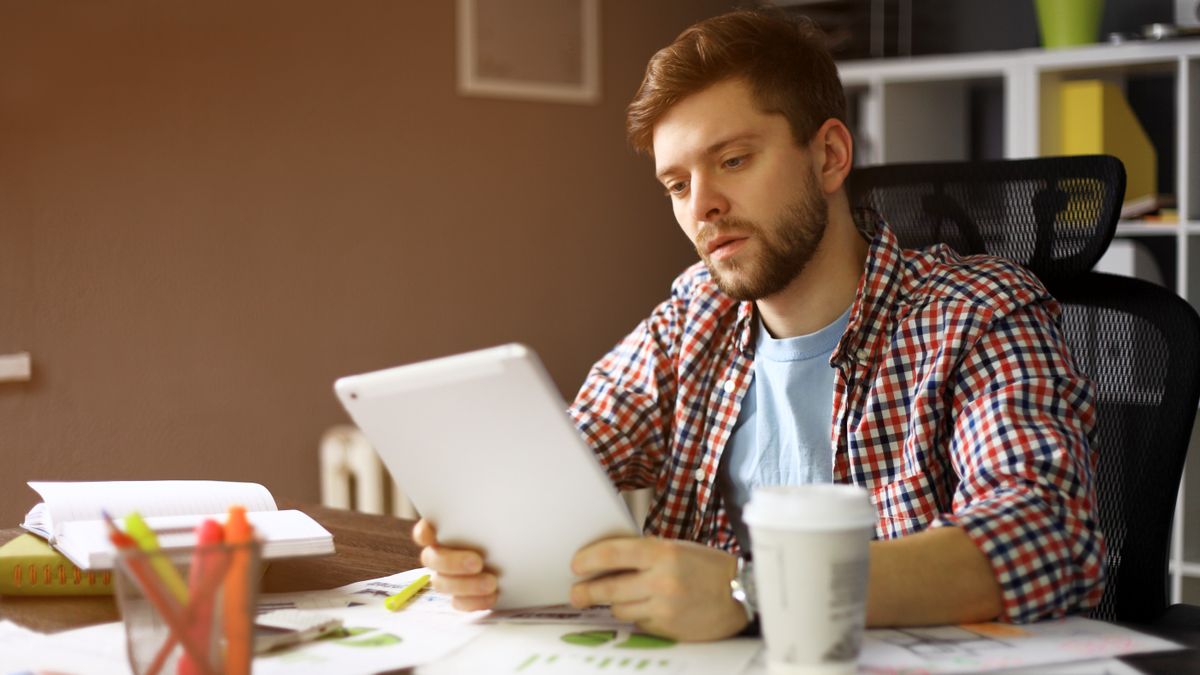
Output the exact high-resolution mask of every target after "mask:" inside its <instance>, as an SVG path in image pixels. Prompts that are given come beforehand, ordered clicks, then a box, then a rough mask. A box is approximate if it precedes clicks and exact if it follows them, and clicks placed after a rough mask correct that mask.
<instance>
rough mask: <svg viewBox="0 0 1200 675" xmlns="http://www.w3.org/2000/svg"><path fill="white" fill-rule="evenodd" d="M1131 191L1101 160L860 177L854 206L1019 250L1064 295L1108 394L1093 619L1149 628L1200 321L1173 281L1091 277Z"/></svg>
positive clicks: (1195, 390) (1070, 327) (893, 169)
mask: <svg viewBox="0 0 1200 675" xmlns="http://www.w3.org/2000/svg"><path fill="white" fill-rule="evenodd" d="M1124 193H1125V169H1124V166H1123V165H1122V164H1121V162H1120V161H1119V160H1118V159H1116V158H1115V157H1109V156H1103V155H1092V156H1076V157H1044V158H1037V159H1023V160H999V161H982V162H952V163H931V164H909V165H885V166H876V167H866V168H861V169H856V170H854V171H852V172H851V174H850V199H851V204H853V205H855V206H858V207H865V208H870V209H872V210H874V211H876V212H878V213H879V214H881V215H882V216H883V218H884V219H885V220H886V221H887V222H888V223H889V225H890V226H891V228H892V230H893V232H895V234H896V236H897V238H898V239H899V241H900V244H901V245H902V246H905V247H909V248H920V247H924V246H929V245H931V244H935V243H946V244H948V245H950V246H951V247H952V248H953V249H955V250H957V251H958V252H960V253H963V254H975V253H988V254H992V255H997V256H1001V257H1005V258H1009V259H1011V260H1014V261H1016V262H1019V263H1020V264H1022V265H1024V266H1025V267H1027V268H1029V269H1030V270H1031V271H1033V272H1034V273H1035V274H1036V275H1037V276H1038V277H1039V278H1040V279H1041V280H1042V282H1043V283H1044V284H1046V286H1047V288H1048V289H1049V290H1050V291H1051V293H1053V294H1054V295H1055V297H1056V298H1058V300H1059V301H1060V302H1061V303H1062V305H1063V309H1064V316H1063V330H1064V333H1065V335H1066V338H1067V340H1068V342H1069V343H1070V345H1071V347H1072V349H1073V350H1074V353H1075V356H1076V358H1077V360H1078V362H1079V365H1080V367H1081V368H1082V369H1083V371H1084V373H1085V374H1086V375H1087V376H1088V377H1089V378H1091V379H1092V381H1093V382H1094V383H1095V393H1096V405H1097V437H1096V446H1097V447H1096V449H1097V451H1098V458H1099V459H1098V464H1099V466H1098V474H1097V483H1096V493H1097V498H1098V502H1099V512H1100V513H1099V517H1100V525H1101V528H1102V530H1103V532H1104V534H1105V539H1106V541H1107V545H1108V555H1107V561H1106V562H1107V569H1108V584H1107V587H1106V588H1105V591H1104V596H1103V599H1102V600H1101V602H1100V605H1099V606H1098V607H1096V608H1095V609H1094V610H1093V611H1092V613H1091V616H1092V617H1093V618H1097V619H1103V620H1107V621H1121V622H1130V623H1151V622H1155V621H1158V620H1160V619H1161V618H1162V617H1163V616H1164V612H1165V611H1166V610H1167V605H1168V585H1169V575H1168V571H1167V566H1168V562H1169V548H1170V541H1171V526H1172V522H1173V518H1174V512H1175V501H1176V493H1177V491H1178V489H1179V481H1180V476H1181V474H1182V471H1183V463H1184V458H1185V456H1186V455H1187V447H1188V441H1189V439H1190V435H1191V430H1192V421H1193V419H1194V418H1195V415H1196V405H1197V399H1198V398H1200V317H1198V316H1197V314H1196V311H1195V310H1194V309H1193V308H1192V306H1191V305H1190V304H1188V303H1187V302H1186V301H1184V300H1183V299H1182V298H1180V297H1179V296H1178V295H1176V294H1175V293H1173V292H1171V291H1169V290H1167V289H1165V288H1162V287H1161V286H1157V285H1155V284H1151V283H1149V282H1145V281H1142V280H1139V279H1134V278H1131V277H1122V276H1114V275H1109V274H1101V273H1098V272H1092V271H1091V269H1092V267H1093V266H1094V265H1095V263H1096V261H1097V260H1098V259H1099V258H1100V256H1101V255H1102V254H1103V253H1104V250H1105V249H1106V248H1107V247H1108V244H1109V242H1110V241H1111V240H1112V237H1113V233H1114V231H1115V230H1116V224H1117V219H1118V217H1119V215H1120V208H1121V201H1122V199H1123V196H1124ZM1185 609H1186V608H1185ZM1195 616H1196V615H1195V614H1193V615H1192V617H1193V618H1195Z"/></svg>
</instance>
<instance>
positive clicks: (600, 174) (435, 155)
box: [0, 0, 729, 526]
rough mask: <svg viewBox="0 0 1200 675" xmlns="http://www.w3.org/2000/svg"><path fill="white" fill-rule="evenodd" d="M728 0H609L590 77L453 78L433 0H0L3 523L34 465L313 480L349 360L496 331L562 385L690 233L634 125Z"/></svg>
mask: <svg viewBox="0 0 1200 675" xmlns="http://www.w3.org/2000/svg"><path fill="white" fill-rule="evenodd" d="M728 4H729V3H727V2H718V1H716V0H705V1H704V2H697V1H693V0H670V1H664V0H655V1H654V2H644V1H643V0H604V2H603V3H602V10H601V11H602V48H603V101H602V103H601V104H599V105H594V106H579V105H563V104H552V103H534V102H519V101H504V100H494V99H484V98H464V97H460V96H458V95H456V93H455V70H454V56H455V51H454V50H455V47H454V3H452V2H450V1H449V0H438V1H435V2H416V1H407V0H370V1H367V0H355V1H353V2H337V1H335V0H275V1H263V0H253V1H250V2H247V1H245V0H236V1H230V0H208V1H207V2H186V3H184V2H170V3H163V2H150V1H146V2H93V1H91V0H76V1H74V2H68V1H62V2H52V3H51V2H27V1H25V0H3V1H0V354H3V353H9V352H15V351H20V350H28V351H30V352H31V353H32V354H33V359H34V379H33V381H32V382H29V383H20V384H4V383H0V526H11V525H13V524H15V523H16V522H17V521H18V520H19V518H20V517H21V516H22V515H23V513H24V512H25V510H26V509H27V508H28V507H29V506H30V505H31V504H32V503H33V502H34V501H35V495H34V494H33V493H32V492H31V491H29V490H28V489H27V488H26V487H25V486H24V482H25V481H27V480H32V479H40V480H108V479H150V478H214V479H232V480H252V481H259V482H262V483H264V484H265V485H267V487H269V488H270V489H271V490H272V491H273V492H274V493H275V494H276V496H282V497H291V498H299V499H305V500H315V499H317V498H318V490H317V485H318V476H317V440H318V438H319V436H320V434H321V432H322V431H323V430H324V429H325V428H327V427H328V426H330V425H332V424H336V423H340V422H343V421H344V420H345V419H346V418H345V416H344V413H343V412H342V411H341V409H340V407H339V406H338V405H337V403H336V401H335V399H334V397H333V395H332V393H331V385H332V382H333V380H334V379H335V378H336V377H338V376H340V375H343V374H347V373H352V372H360V371H364V370H369V369H375V368H380V367H385V366H390V365H395V364H398V363H402V362H407V361H412V360H417V359H421V358H426V357H431V356H435V355H441V354H447V353H452V352H456V351H462V350H466V349H472V348H478V347H484V346H489V345H493V344H497V343H501V342H505V341H510V340H519V341H522V342H526V343H528V344H530V345H532V346H533V347H534V348H535V349H537V350H538V351H539V352H540V353H541V354H542V356H543V359H544V360H545V362H546V364H547V366H548V368H549V369H550V371H551V373H552V374H553V376H554V377H555V379H556V380H557V382H558V384H559V386H560V388H561V389H562V390H563V393H564V395H570V394H571V393H573V392H574V390H575V388H576V387H577V386H578V385H579V383H580V381H581V380H582V378H583V376H584V374H585V373H586V371H587V368H588V366H589V365H590V364H591V362H592V361H593V360H594V359H595V358H597V357H598V356H599V355H600V354H601V353H603V351H604V350H605V349H607V348H608V347H609V346H610V345H611V344H613V343H614V342H615V341H616V340H618V339H619V338H620V337H621V336H622V335H623V334H624V333H625V332H627V331H628V330H629V329H630V328H632V326H633V325H634V324H635V323H636V322H637V321H638V320H639V319H640V318H641V317H643V316H644V315H645V314H646V313H647V312H648V311H649V310H650V309H651V308H652V307H653V305H654V304H655V303H656V302H657V301H658V300H660V299H661V298H663V297H665V294H666V292H667V288H668V283H669V281H670V279H671V278H672V277H673V276H674V274H675V273H677V272H678V271H679V270H680V269H681V268H682V267H683V266H685V265H686V264H688V263H689V262H690V261H692V260H693V259H694V254H693V253H692V252H691V250H690V248H689V246H688V245H687V243H686V240H685V239H684V238H683V236H682V235H681V234H679V233H678V231H677V229H676V227H675V226H674V223H673V221H672V219H671V216H670V211H669V208H668V204H667V202H666V201H665V199H664V198H663V197H662V195H661V190H660V189H659V188H658V187H656V185H655V183H654V181H653V178H652V171H651V170H650V164H649V162H648V160H646V159H644V158H640V157H636V156H635V155H634V154H633V153H632V152H631V151H630V150H629V149H628V148H627V146H626V145H625V143H624V139H623V135H622V110H623V108H624V105H625V103H626V102H627V100H628V98H629V96H630V95H631V94H632V92H633V90H634V89H635V88H636V86H637V83H638V81H639V80H640V77H641V71H642V67H643V65H644V63H645V60H646V58H647V57H648V56H649V55H650V54H651V53H653V51H654V50H655V49H656V48H658V47H660V46H662V45H663V44H665V43H666V42H668V41H669V40H670V38H671V37H673V36H674V35H675V34H676V33H677V32H678V31H679V30H680V29H681V28H683V27H684V26H686V25H687V24H688V23H690V22H691V21H693V20H695V19H697V18H700V17H703V16H706V15H710V14H713V13H717V12H719V11H720V10H721V9H722V8H724V7H725V6H726V5H728Z"/></svg>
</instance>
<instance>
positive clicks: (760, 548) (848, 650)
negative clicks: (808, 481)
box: [743, 484, 876, 675]
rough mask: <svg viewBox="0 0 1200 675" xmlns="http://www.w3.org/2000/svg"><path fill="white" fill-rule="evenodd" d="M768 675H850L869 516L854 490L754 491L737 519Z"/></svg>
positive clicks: (865, 498)
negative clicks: (750, 562)
mask: <svg viewBox="0 0 1200 675" xmlns="http://www.w3.org/2000/svg"><path fill="white" fill-rule="evenodd" d="M743 519H744V520H745V522H746V524H747V525H748V526H749V528H750V540H751V549H752V551H753V554H754V577H755V584H756V587H757V596H758V609H759V614H760V617H761V619H762V631H763V638H764V640H765V641H766V644H767V665H768V671H769V672H770V673H772V675H778V674H784V673H786V674H788V675H791V674H793V673H806V674H807V673H822V674H824V673H853V672H855V670H856V664H857V662H858V655H859V651H860V648H861V646H862V633H863V625H864V622H865V619H866V604H867V570H868V566H869V559H868V543H869V542H870V541H871V534H872V532H874V528H875V520H876V517H875V509H874V507H873V506H872V505H871V499H870V496H869V495H868V494H867V491H866V490H864V489H863V488H861V487H858V486H855V485H837V484H813V485H794V486H781V487H764V488H758V489H756V490H755V491H754V493H753V494H752V496H751V498H750V502H749V503H748V504H747V505H746V508H745V510H744V512H743Z"/></svg>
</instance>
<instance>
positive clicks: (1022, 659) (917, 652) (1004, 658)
mask: <svg viewBox="0 0 1200 675" xmlns="http://www.w3.org/2000/svg"><path fill="white" fill-rule="evenodd" d="M1173 649H1182V647H1181V646H1180V645H1177V644H1175V643H1173V642H1169V641H1167V640H1163V639H1161V638H1157V637H1153V636H1150V635H1145V634H1144V633H1139V632H1137V631H1134V630H1130V629H1128V628H1123V627H1121V626H1116V625H1114V624H1111V623H1105V622H1103V621H1095V620H1092V619H1085V618H1082V617H1070V618H1067V619H1062V620H1060V621H1044V622H1040V623H1034V624H1024V625H1014V624H1005V623H983V624H972V625H964V626H932V627H924V628H904V629H887V630H869V631H867V632H866V635H865V638H864V640H863V650H862V657H861V659H860V661H859V667H860V670H862V671H865V672H869V673H901V672H914V671H915V672H925V673H951V672H954V673H969V672H980V671H985V670H999V669H1005V668H1025V667H1030V666H1045V665H1050V664H1058V663H1070V662H1073V661H1085V660H1095V659H1102V658H1110V657H1114V656H1120V655H1122V654H1135V653H1141V652H1158V651H1169V650H1173ZM1039 672H1040V671H1039Z"/></svg>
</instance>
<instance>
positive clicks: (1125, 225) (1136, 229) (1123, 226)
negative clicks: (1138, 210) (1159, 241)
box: [1117, 220, 1194, 237]
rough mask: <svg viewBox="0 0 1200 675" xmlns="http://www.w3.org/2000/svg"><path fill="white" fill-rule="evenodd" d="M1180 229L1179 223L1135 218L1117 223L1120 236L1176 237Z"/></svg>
mask: <svg viewBox="0 0 1200 675" xmlns="http://www.w3.org/2000/svg"><path fill="white" fill-rule="evenodd" d="M1185 227H1186V226H1185ZM1193 227H1194V226H1193ZM1179 230H1180V227H1179V223H1139V222H1137V221H1135V220H1122V221H1121V222H1119V223H1117V236H1118V237H1174V236H1176V235H1178V234H1179ZM1188 232H1189V233H1190V232H1191V230H1188Z"/></svg>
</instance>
